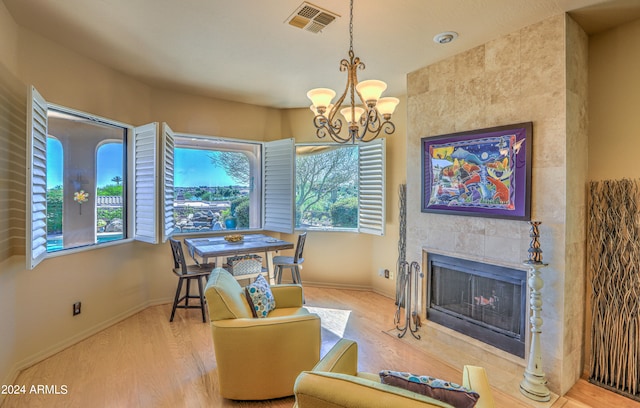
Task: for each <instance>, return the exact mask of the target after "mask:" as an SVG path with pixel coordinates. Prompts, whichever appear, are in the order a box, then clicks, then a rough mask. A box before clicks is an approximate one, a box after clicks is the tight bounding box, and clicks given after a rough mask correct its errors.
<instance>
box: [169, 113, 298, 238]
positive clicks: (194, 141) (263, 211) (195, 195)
mask: <svg viewBox="0 0 640 408" xmlns="http://www.w3.org/2000/svg"><path fill="white" fill-rule="evenodd" d="M163 145H164V154H163V157H164V165H163V168H164V172H165V174H164V186H163V188H164V195H163V197H164V206H163V208H164V223H165V225H164V235H163V240H166V239H167V237H168V236H170V235H171V234H172V233H193V232H197V233H201V232H209V231H225V230H251V229H266V230H271V231H279V232H289V233H290V232H293V181H292V180H293V173H294V150H293V140H292V139H283V140H278V141H274V142H268V143H262V142H255V141H243V140H237V139H225V138H219V137H213V136H203V135H189V134H178V133H174V132H173V131H171V129H170V128H169V127H168V126H167V125H166V124H163Z"/></svg>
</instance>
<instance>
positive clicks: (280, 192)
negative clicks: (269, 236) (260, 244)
mask: <svg viewBox="0 0 640 408" xmlns="http://www.w3.org/2000/svg"><path fill="white" fill-rule="evenodd" d="M295 163H296V162H295V146H294V140H293V139H282V140H276V141H273V142H267V143H265V144H264V157H263V163H262V166H263V167H262V177H263V181H262V186H263V200H262V214H263V217H264V222H263V229H265V230H268V231H275V232H284V233H289V234H290V233H292V232H293V227H294V188H295V171H296V170H295Z"/></svg>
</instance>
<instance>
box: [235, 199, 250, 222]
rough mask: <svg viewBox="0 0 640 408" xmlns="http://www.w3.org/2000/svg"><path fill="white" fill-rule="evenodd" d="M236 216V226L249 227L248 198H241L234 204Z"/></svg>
mask: <svg viewBox="0 0 640 408" xmlns="http://www.w3.org/2000/svg"><path fill="white" fill-rule="evenodd" d="M235 214H236V218H237V219H238V228H249V198H248V197H247V198H246V199H244V200H242V201H241V202H240V203H239V204H238V205H237V206H236V212H235Z"/></svg>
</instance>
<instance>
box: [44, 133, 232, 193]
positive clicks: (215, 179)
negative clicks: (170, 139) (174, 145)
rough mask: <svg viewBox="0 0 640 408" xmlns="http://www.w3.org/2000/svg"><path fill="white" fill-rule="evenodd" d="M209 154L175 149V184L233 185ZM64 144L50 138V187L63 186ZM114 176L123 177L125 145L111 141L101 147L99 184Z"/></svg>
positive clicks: (99, 152)
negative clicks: (213, 162)
mask: <svg viewBox="0 0 640 408" xmlns="http://www.w3.org/2000/svg"><path fill="white" fill-rule="evenodd" d="M209 154H210V153H209V152H206V151H202V150H193V149H176V150H175V163H174V164H175V169H176V172H175V180H174V185H175V186H176V187H192V186H209V187H213V186H230V185H235V184H236V183H235V182H234V181H233V180H232V179H231V177H229V176H228V175H227V173H226V172H225V171H224V170H222V169H217V168H214V166H213V164H211V159H209V157H208V155H209ZM62 169H63V162H62V145H61V144H60V142H58V141H57V140H55V139H53V138H48V139H47V187H48V188H52V187H55V186H59V185H62ZM115 176H120V177H122V145H121V144H119V143H108V144H105V145H103V146H102V147H100V149H98V187H102V186H105V185H107V184H114V183H113V181H111V179H112V178H114V177H115Z"/></svg>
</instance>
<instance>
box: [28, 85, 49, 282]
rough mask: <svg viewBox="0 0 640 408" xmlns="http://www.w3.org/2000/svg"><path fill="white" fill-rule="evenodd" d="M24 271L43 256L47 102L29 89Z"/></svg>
mask: <svg viewBox="0 0 640 408" xmlns="http://www.w3.org/2000/svg"><path fill="white" fill-rule="evenodd" d="M27 115H28V116H27V126H28V128H27V132H28V134H29V135H28V136H27V154H26V156H27V177H28V180H27V183H26V184H27V197H26V202H27V209H26V219H27V225H26V258H27V269H33V268H35V267H36V265H38V264H39V263H40V261H42V260H43V259H44V258H45V256H46V255H47V101H45V100H44V98H43V97H42V96H41V95H40V94H39V93H38V91H37V90H36V89H35V88H34V87H31V88H30V90H29V108H28V110H27Z"/></svg>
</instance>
